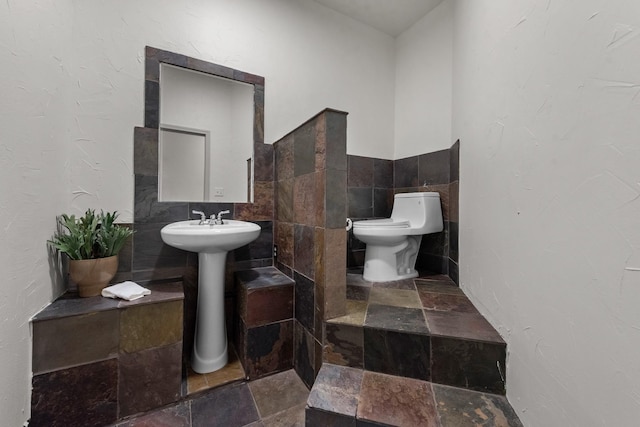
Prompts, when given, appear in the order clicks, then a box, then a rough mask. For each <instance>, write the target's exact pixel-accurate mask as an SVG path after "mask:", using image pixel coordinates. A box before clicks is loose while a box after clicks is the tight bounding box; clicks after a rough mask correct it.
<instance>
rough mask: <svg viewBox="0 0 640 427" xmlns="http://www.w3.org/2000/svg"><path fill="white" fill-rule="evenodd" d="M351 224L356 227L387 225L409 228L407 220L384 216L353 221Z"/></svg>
mask: <svg viewBox="0 0 640 427" xmlns="http://www.w3.org/2000/svg"><path fill="white" fill-rule="evenodd" d="M353 226H354V227H356V228H360V227H362V228H369V227H389V228H409V220H404V219H394V218H384V219H365V220H363V221H354V223H353Z"/></svg>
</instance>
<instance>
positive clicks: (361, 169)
mask: <svg viewBox="0 0 640 427" xmlns="http://www.w3.org/2000/svg"><path fill="white" fill-rule="evenodd" d="M347 187H349V188H353V187H369V188H371V187H373V158H371V157H361V156H350V155H348V156H347Z"/></svg>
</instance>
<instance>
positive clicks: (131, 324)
mask: <svg viewBox="0 0 640 427" xmlns="http://www.w3.org/2000/svg"><path fill="white" fill-rule="evenodd" d="M182 310H183V302H182V301H169V302H163V303H156V304H144V305H137V306H136V305H134V306H130V307H127V308H124V309H122V310H121V311H120V351H121V352H126V353H134V352H137V351H140V350H146V349H149V348H154V347H162V346H166V345H169V344H174V343H176V342H179V341H182V328H183V315H182V314H183V313H182Z"/></svg>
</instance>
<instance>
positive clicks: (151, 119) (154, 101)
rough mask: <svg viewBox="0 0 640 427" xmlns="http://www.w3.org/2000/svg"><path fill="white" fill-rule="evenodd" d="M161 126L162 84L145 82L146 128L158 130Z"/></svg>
mask: <svg viewBox="0 0 640 427" xmlns="http://www.w3.org/2000/svg"><path fill="white" fill-rule="evenodd" d="M159 124H160V83H158V82H157V81H155V82H154V81H151V80H145V81H144V127H146V128H155V129H158V125H159Z"/></svg>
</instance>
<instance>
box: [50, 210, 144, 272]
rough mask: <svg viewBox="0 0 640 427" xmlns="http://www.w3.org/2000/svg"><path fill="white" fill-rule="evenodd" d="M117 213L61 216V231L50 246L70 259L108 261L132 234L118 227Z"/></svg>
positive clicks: (58, 218)
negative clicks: (116, 221)
mask: <svg viewBox="0 0 640 427" xmlns="http://www.w3.org/2000/svg"><path fill="white" fill-rule="evenodd" d="M117 217H118V212H117V211H114V212H113V213H110V212H107V213H104V212H102V211H100V214H96V213H95V211H94V210H93V209H87V211H86V212H85V214H84V216H83V217H79V218H76V217H75V215H71V216H69V215H67V214H62V215H60V216H58V217H57V220H58V231H57V232H56V233H55V234H54V236H53V238H52V239H51V240H48V243H49V244H50V245H51V246H53V247H54V248H56V249H57V250H59V251H60V252H63V253H66V254H67V255H68V256H69V258H70V259H72V260H78V259H94V258H106V257H110V256H112V255H117V254H118V252H120V250H121V249H122V247H123V246H124V244H125V242H126V241H127V238H129V236H131V235H132V234H133V231H132V230H130V229H129V228H127V227H124V226H121V225H118V224H115V223H114V222H115V220H116V218H117Z"/></svg>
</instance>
